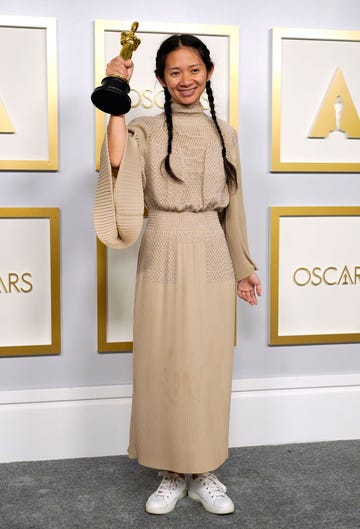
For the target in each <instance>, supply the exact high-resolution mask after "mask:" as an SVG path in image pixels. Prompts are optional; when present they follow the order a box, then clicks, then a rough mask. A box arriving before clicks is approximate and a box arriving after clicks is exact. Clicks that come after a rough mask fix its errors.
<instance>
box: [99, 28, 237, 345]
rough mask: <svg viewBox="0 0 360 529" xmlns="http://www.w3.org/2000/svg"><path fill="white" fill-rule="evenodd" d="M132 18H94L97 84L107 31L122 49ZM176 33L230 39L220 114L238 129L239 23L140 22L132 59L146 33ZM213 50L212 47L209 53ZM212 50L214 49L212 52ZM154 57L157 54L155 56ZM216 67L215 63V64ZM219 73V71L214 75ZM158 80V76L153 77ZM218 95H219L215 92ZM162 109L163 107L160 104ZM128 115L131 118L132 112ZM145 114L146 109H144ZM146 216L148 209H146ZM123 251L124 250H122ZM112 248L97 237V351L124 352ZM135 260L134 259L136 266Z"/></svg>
mask: <svg viewBox="0 0 360 529" xmlns="http://www.w3.org/2000/svg"><path fill="white" fill-rule="evenodd" d="M131 24H132V21H119V20H96V21H95V86H99V85H100V84H101V80H102V79H103V77H104V72H105V66H106V49H105V48H106V33H107V32H111V33H114V32H115V34H116V35H117V42H118V43H119V49H120V33H121V31H124V30H128V29H129V28H130V26H131ZM174 33H191V34H194V35H197V36H199V38H206V36H208V37H217V36H218V37H225V38H226V39H227V41H228V65H227V69H228V72H229V73H228V86H229V93H228V94H227V96H228V97H227V98H228V101H227V116H221V115H219V117H223V119H226V120H227V121H228V122H229V123H230V124H231V125H232V126H233V127H234V128H235V129H236V130H237V129H238V110H239V104H238V94H239V28H238V27H237V26H222V25H205V24H176V23H175V24H173V23H171V24H167V23H162V22H159V23H155V22H143V21H140V22H139V30H138V31H137V35H139V37H140V38H141V39H142V43H141V44H140V46H139V49H138V50H137V51H136V53H135V54H134V57H133V60H134V63H135V68H136V61H137V57H138V55H139V54H141V53H142V49H143V48H144V46H145V43H144V42H143V40H144V35H146V34H153V35H157V34H159V36H161V39H160V40H159V44H160V42H161V41H162V40H163V38H166V37H167V36H168V35H172V34H174ZM212 52H213V50H212V49H211V48H210V53H212ZM212 54H213V53H212ZM152 60H155V57H152ZM215 68H216V64H215ZM215 76H216V72H215V75H214V77H215ZM154 82H155V77H154ZM215 97H216V95H215ZM158 111H159V112H160V111H161V109H160V108H159V109H158ZM132 112H133V110H131V111H130V113H129V119H131V113H132ZM143 114H145V112H144V113H143ZM95 122H96V146H95V150H96V169H99V164H100V150H101V145H102V142H103V139H104V134H105V127H106V115H105V114H104V113H103V112H101V111H100V110H98V109H95ZM145 216H146V211H145ZM121 251H122V252H123V251H124V250H121ZM108 252H109V249H107V248H106V247H105V246H104V245H103V244H102V243H101V242H100V241H99V240H98V239H97V321H98V351H99V352H101V353H112V352H124V351H132V347H133V342H132V341H110V340H109V339H108V315H109V312H110V310H109V293H108V262H109V260H108V257H109V253H108ZM135 266H136V263H135V262H134V267H135ZM234 311H235V313H236V297H235V298H234ZM234 343H236V325H235V329H234Z"/></svg>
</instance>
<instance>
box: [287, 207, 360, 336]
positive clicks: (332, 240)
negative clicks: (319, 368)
mask: <svg viewBox="0 0 360 529" xmlns="http://www.w3.org/2000/svg"><path fill="white" fill-rule="evenodd" d="M359 234H360V218H359V217H350V216H349V217H347V216H343V217H340V216H339V217H336V216H333V217H326V216H324V217H321V216H315V217H282V218H281V219H280V224H279V336H287V335H290V336H291V335H311V334H348V333H358V332H359V331H360V296H359V287H360V261H359V243H360V241H359ZM345 266H347V269H348V271H349V273H350V275H347V274H346V275H347V278H345V276H344V275H343V276H342V273H343V271H344V268H345ZM329 267H331V268H329ZM299 268H303V269H304V270H299ZM314 268H316V270H315V274H314ZM297 270H298V272H297V273H296V275H295V278H296V279H297V281H298V283H301V284H302V285H303V286H299V285H298V284H297V283H296V282H295V281H294V273H295V272H296V271H297ZM325 271H326V272H325ZM324 274H325V275H324ZM324 277H325V279H326V281H327V282H328V283H329V282H330V283H335V284H331V285H329V284H327V283H326V281H324ZM305 283H307V284H305ZM314 283H315V284H314Z"/></svg>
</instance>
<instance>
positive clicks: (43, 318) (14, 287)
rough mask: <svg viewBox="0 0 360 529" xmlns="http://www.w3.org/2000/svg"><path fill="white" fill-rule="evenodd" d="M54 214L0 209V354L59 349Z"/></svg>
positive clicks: (56, 219) (47, 352) (56, 220)
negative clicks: (0, 330)
mask: <svg viewBox="0 0 360 529" xmlns="http://www.w3.org/2000/svg"><path fill="white" fill-rule="evenodd" d="M59 216H60V212H59V209H58V208H31V207H29V208H0V240H1V243H2V248H3V251H4V253H3V254H2V255H3V258H2V260H1V261H2V262H1V263H0V297H1V299H2V306H1V308H0V314H1V319H2V332H1V334H0V357H9V356H38V355H58V354H60V353H61V310H60V240H59V239H60V236H59ZM2 223H3V225H2Z"/></svg>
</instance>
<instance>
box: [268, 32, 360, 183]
mask: <svg viewBox="0 0 360 529" xmlns="http://www.w3.org/2000/svg"><path fill="white" fill-rule="evenodd" d="M359 60H360V31H341V30H316V29H291V28H274V29H273V30H272V111H271V112H272V130H271V137H272V140H271V171H272V172H328V173H329V172H342V173H348V172H349V173H356V172H360V119H359V112H360V103H359V98H358V93H359V91H360V74H359V68H358V64H359Z"/></svg>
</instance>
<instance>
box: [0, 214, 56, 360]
mask: <svg viewBox="0 0 360 529" xmlns="http://www.w3.org/2000/svg"><path fill="white" fill-rule="evenodd" d="M1 219H16V220H18V219H20V220H22V221H24V222H26V220H32V219H45V220H48V221H49V253H50V255H49V263H50V270H49V274H50V288H51V293H50V295H51V301H50V310H51V315H50V318H49V321H50V322H51V331H50V334H51V338H50V340H49V343H47V344H44V343H41V344H32V345H23V344H21V345H11V346H10V345H1V335H0V357H9V356H39V355H58V354H60V353H61V308H60V307H61V302H60V234H59V219H60V211H59V209H58V208H33V207H29V208H26V207H19V208H15V207H14V208H12V207H10V208H0V220H1ZM9 244H11V241H9ZM6 251H7V254H8V253H9V248H8V249H7V250H6ZM1 272H2V270H1V263H0V297H1V296H5V295H7V294H10V292H11V288H9V285H11V282H10V279H9V282H8V283H6V281H5V280H4V279H3V277H2V275H1ZM27 275H31V274H27ZM4 277H5V275H4ZM9 277H10V276H9ZM28 284H29V283H28ZM11 286H15V290H16V292H15V295H17V294H18V290H19V288H18V287H17V286H16V285H15V284H14V282H13V284H12V285H11ZM31 286H33V285H31ZM29 292H30V291H29ZM34 310H36V307H34Z"/></svg>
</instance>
